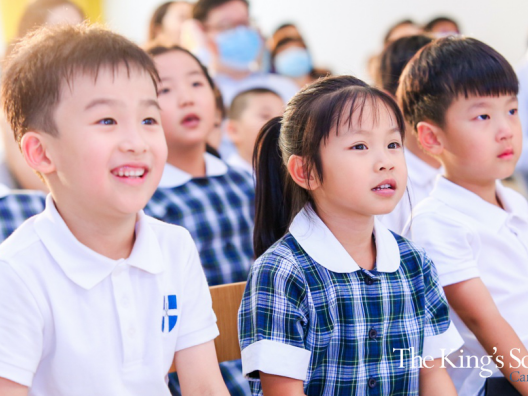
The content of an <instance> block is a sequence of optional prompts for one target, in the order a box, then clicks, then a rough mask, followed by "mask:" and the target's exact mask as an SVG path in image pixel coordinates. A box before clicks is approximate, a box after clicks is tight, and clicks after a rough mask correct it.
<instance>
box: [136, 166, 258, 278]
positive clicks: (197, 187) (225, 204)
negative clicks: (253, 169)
mask: <svg viewBox="0 0 528 396" xmlns="http://www.w3.org/2000/svg"><path fill="white" fill-rule="evenodd" d="M254 199H255V190H254V187H253V178H252V177H251V176H250V175H247V174H245V173H243V172H242V171H238V170H235V169H233V168H229V170H228V171H227V173H226V174H224V175H221V176H213V177H203V178H194V179H191V180H190V181H188V182H187V183H185V184H183V185H181V186H178V187H174V188H158V189H157V190H156V192H155V193H154V196H153V197H152V199H151V200H150V201H149V203H148V204H147V206H146V208H145V213H146V214H148V215H149V216H152V217H155V218H156V219H159V220H162V221H165V222H167V223H171V224H177V225H180V226H183V227H185V228H186V229H187V230H188V231H189V232H190V233H191V236H192V237H193V239H194V242H195V243H196V246H197V248H198V252H199V253H200V260H201V261H202V266H203V268H204V271H205V276H206V277H207V281H208V282H209V286H214V285H220V284H224V283H233V282H242V281H245V280H246V279H247V275H248V271H249V267H250V266H251V263H252V262H253V218H254V215H255V209H254Z"/></svg>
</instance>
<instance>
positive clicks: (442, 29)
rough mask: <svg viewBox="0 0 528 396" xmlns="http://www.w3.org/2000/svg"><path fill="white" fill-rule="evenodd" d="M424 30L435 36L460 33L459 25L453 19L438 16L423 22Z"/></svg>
mask: <svg viewBox="0 0 528 396" xmlns="http://www.w3.org/2000/svg"><path fill="white" fill-rule="evenodd" d="M424 32H426V33H431V34H433V35H435V36H436V37H444V36H450V35H458V34H460V27H459V25H458V23H457V22H456V21H455V20H454V19H452V18H449V17H446V16H439V17H436V18H434V19H432V20H431V21H430V22H428V23H426V24H425V26H424Z"/></svg>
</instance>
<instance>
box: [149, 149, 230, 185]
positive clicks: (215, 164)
mask: <svg viewBox="0 0 528 396" xmlns="http://www.w3.org/2000/svg"><path fill="white" fill-rule="evenodd" d="M204 159H205V175H206V176H207V177H215V176H223V175H225V174H226V173H227V165H226V164H225V162H224V161H222V160H221V159H220V158H217V157H215V156H214V155H212V154H209V153H205V154H204ZM192 178H193V177H192V175H190V174H189V173H187V172H184V171H182V170H181V169H179V168H176V167H175V166H173V165H170V164H165V169H164V170H163V176H162V177H161V181H160V183H159V187H161V188H175V187H179V186H182V185H184V184H185V183H187V182H188V181H189V180H191V179H192Z"/></svg>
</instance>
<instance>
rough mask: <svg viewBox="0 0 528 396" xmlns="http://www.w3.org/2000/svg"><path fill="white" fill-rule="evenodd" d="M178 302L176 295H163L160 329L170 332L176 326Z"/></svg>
mask: <svg viewBox="0 0 528 396" xmlns="http://www.w3.org/2000/svg"><path fill="white" fill-rule="evenodd" d="M177 313H178V303H177V301H176V295H175V294H170V295H168V296H164V297H163V319H162V321H161V331H162V332H164V333H168V332H170V331H171V330H172V329H174V326H176V322H177V321H178V315H177Z"/></svg>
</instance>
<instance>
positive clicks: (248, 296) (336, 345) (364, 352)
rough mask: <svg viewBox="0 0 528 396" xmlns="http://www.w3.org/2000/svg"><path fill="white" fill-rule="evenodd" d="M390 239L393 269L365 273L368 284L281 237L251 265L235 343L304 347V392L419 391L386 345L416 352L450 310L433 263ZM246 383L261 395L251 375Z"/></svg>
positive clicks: (412, 372) (440, 328)
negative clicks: (395, 256) (395, 253)
mask: <svg viewBox="0 0 528 396" xmlns="http://www.w3.org/2000/svg"><path fill="white" fill-rule="evenodd" d="M395 237H396V240H397V242H398V245H399V249H400V255H401V262H400V267H399V269H398V270H397V271H395V272H393V273H385V272H378V271H375V270H374V271H369V272H370V273H371V274H373V275H374V276H375V277H377V278H378V280H377V281H375V282H374V283H371V284H368V283H369V282H368V277H367V276H366V271H362V270H360V271H355V272H351V273H336V272H332V271H330V270H328V269H326V268H325V267H323V266H321V265H319V264H317V263H316V262H315V261H313V260H312V259H311V257H310V256H308V255H307V254H306V252H305V251H304V250H303V249H302V247H301V246H300V245H299V244H298V242H297V241H296V240H295V238H294V237H293V236H292V235H291V234H286V236H284V237H283V238H282V239H281V240H279V241H278V242H277V243H276V244H275V245H273V246H272V247H271V248H270V249H269V250H268V251H267V252H266V253H265V254H264V255H263V256H261V257H260V258H259V259H258V260H257V261H256V262H255V263H254V264H253V266H252V268H251V271H250V276H249V280H248V284H247V287H246V291H245V293H244V298H243V300H242V305H241V307H240V312H239V332H240V334H239V336H240V345H241V348H242V349H244V348H246V347H247V346H249V345H250V344H252V343H255V342H257V341H261V340H271V341H276V342H279V343H284V344H289V345H291V346H294V347H298V348H303V349H306V350H308V351H310V352H311V358H310V363H309V368H308V372H307V378H306V381H305V382H304V392H305V394H306V395H308V396H312V395H367V394H368V395H393V396H395V395H402V396H403V395H418V378H419V368H418V367H416V368H414V369H413V368H412V365H411V361H410V356H409V354H408V353H405V354H404V361H403V368H402V367H400V354H399V353H398V352H393V348H409V347H414V348H415V353H416V354H417V355H419V354H421V353H422V349H423V342H424V336H432V335H437V334H441V333H443V332H444V331H446V330H447V328H448V327H449V324H450V321H449V310H448V305H447V303H446V300H445V296H444V294H443V290H442V288H441V287H440V285H439V283H438V277H437V274H436V269H435V267H434V265H433V264H432V262H431V261H430V260H429V258H427V256H426V255H425V253H424V252H423V251H420V250H416V249H415V248H414V246H413V245H411V243H410V242H409V241H407V240H406V239H405V238H403V237H400V236H398V235H395ZM329 254H331V252H329ZM373 330H374V331H373ZM415 366H416V364H415ZM250 385H251V390H252V392H253V394H254V395H262V390H261V386H260V380H259V379H258V372H254V373H250Z"/></svg>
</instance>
